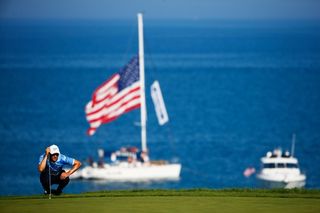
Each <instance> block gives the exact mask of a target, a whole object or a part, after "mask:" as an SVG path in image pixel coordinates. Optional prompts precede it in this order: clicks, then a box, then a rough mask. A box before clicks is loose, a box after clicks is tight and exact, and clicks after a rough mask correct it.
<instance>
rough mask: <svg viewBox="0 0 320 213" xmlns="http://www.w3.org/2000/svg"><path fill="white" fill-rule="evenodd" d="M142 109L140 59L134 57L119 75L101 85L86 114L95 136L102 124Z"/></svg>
mask: <svg viewBox="0 0 320 213" xmlns="http://www.w3.org/2000/svg"><path fill="white" fill-rule="evenodd" d="M139 107H140V81H139V58H138V56H135V57H133V58H132V59H131V60H130V62H129V63H128V64H127V65H126V66H124V67H123V68H122V69H121V70H120V71H119V72H118V73H115V74H114V75H113V76H112V77H111V78H110V79H108V80H107V81H106V82H104V83H103V84H102V85H100V86H99V87H98V88H97V89H96V90H95V91H94V93H93V95H92V100H91V101H90V102H89V103H88V104H87V105H86V108H85V112H86V118H87V121H88V122H89V124H90V128H89V129H88V131H87V133H88V134H89V135H93V134H94V133H95V131H96V130H97V128H98V127H99V126H100V125H101V124H105V123H109V122H111V121H113V120H115V119H117V118H118V117H119V116H120V115H122V114H123V113H126V112H129V111H131V110H133V109H136V108H139Z"/></svg>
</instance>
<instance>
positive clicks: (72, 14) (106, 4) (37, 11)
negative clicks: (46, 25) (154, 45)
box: [0, 0, 320, 19]
mask: <svg viewBox="0 0 320 213" xmlns="http://www.w3.org/2000/svg"><path fill="white" fill-rule="evenodd" d="M139 11H143V12H144V13H145V15H146V16H148V18H150V19H165V18H169V19H177V18H178V19H186V18H187V19H207V18H213V19H257V18H273V19H274V18H275V19H277V18H293V19H301V18H302V19H305V18H307V19H320V0H114V1H112V0H0V17H1V18H63V19H65V18H81V19H88V18H89V19H113V18H116V19H128V18H132V17H133V16H135V14H136V13H137V12H139Z"/></svg>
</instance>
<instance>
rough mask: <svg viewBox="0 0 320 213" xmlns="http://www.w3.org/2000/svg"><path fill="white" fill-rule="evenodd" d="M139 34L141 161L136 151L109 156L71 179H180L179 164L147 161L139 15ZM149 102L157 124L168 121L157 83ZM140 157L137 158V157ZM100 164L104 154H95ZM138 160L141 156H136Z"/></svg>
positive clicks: (141, 26) (153, 86)
mask: <svg viewBox="0 0 320 213" xmlns="http://www.w3.org/2000/svg"><path fill="white" fill-rule="evenodd" d="M138 30H139V57H138V60H139V76H140V81H139V82H137V83H140V88H141V89H140V92H141V93H140V102H141V103H140V105H141V106H140V112H141V116H140V117H141V123H140V124H139V126H141V153H142V155H145V156H144V157H145V158H144V159H143V160H141V158H140V160H139V159H138V151H132V152H130V151H129V152H127V151H124V152H122V153H121V152H120V151H118V152H120V154H118V156H116V153H117V152H114V153H112V154H113V155H111V161H112V162H111V163H93V162H92V163H90V165H88V166H85V167H84V168H82V169H80V170H78V171H77V172H75V173H74V174H73V175H72V176H70V177H71V178H82V179H101V180H110V181H149V180H177V179H179V177H180V171H181V164H179V163H168V162H167V161H150V160H149V157H148V156H147V153H148V150H147V134H146V104H145V85H144V84H145V82H144V47H143V20H142V14H140V13H139V14H138ZM151 88H152V89H151V92H152V99H153V101H154V103H155V108H156V112H157V117H158V120H159V124H160V125H162V124H164V123H166V122H167V121H168V116H167V112H166V110H165V106H164V102H163V99H162V94H161V90H160V87H159V83H158V82H157V81H156V82H155V83H154V84H153V85H152V87H151ZM141 153H140V154H141ZM125 154H127V155H126V157H127V158H126V160H123V159H122V160H118V159H117V157H119V156H120V157H121V155H122V156H123V155H125ZM99 157H100V160H101V159H102V158H103V157H104V153H100V154H99ZM140 157H141V156H140Z"/></svg>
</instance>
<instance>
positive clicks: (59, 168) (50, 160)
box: [38, 145, 81, 195]
mask: <svg viewBox="0 0 320 213" xmlns="http://www.w3.org/2000/svg"><path fill="white" fill-rule="evenodd" d="M66 165H69V166H72V168H71V169H70V170H69V171H67V172H66V171H65V170H63V167H64V166H66ZM80 166H81V162H80V161H78V160H76V159H74V158H70V157H68V156H65V155H63V154H61V153H60V150H59V147H58V146H57V145H51V146H49V147H47V148H46V150H45V153H44V154H43V155H41V156H40V159H39V165H38V170H39V172H40V182H41V185H42V187H43V189H44V193H45V194H49V193H50V189H51V185H53V184H58V187H57V189H56V190H51V192H52V194H54V195H60V194H61V193H62V190H63V188H64V187H66V186H67V185H68V183H69V181H70V179H69V176H70V175H72V174H73V173H74V172H75V171H77V170H78V169H79V168H80ZM49 175H50V176H49ZM50 184H51V185H50Z"/></svg>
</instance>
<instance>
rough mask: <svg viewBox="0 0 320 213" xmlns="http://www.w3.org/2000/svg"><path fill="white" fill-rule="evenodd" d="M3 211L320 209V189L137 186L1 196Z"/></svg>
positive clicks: (281, 210) (310, 210)
mask: <svg viewBox="0 0 320 213" xmlns="http://www.w3.org/2000/svg"><path fill="white" fill-rule="evenodd" d="M0 212H19V213H20V212H46V213H50V212H55V213H57V212H92V213H93V212H117V213H118V212H139V213H143V212H183V213H185V212H186V213H187V212H226V213H227V212H239V213H241V212H245V213H248V212H258V213H262V212H268V213H270V212H281V213H286V212H290V213H291V212H320V191H319V190H242V189H241V190H240V189H239V190H238V189H236V190H179V191H177V190H142V191H140V190H137V191H108V192H94V193H84V194H79V195H63V196H59V197H52V199H51V200H49V199H48V197H47V196H42V195H39V196H23V197H22V196H21V197H1V198H0Z"/></svg>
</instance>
